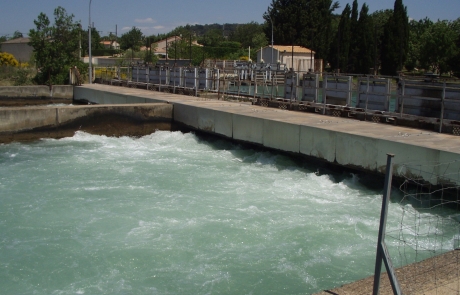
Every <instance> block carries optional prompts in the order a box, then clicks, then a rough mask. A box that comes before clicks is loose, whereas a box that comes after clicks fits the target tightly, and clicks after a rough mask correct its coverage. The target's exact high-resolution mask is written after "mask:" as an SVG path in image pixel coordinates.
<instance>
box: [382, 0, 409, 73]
mask: <svg viewBox="0 0 460 295" xmlns="http://www.w3.org/2000/svg"><path fill="white" fill-rule="evenodd" d="M408 49H409V18H408V16H407V8H406V7H405V6H404V5H403V2H402V0H396V1H395V4H394V9H393V15H392V16H391V17H390V19H389V20H388V21H387V23H386V24H385V29H384V37H383V42H382V56H381V59H382V74H383V75H396V74H397V72H398V71H401V70H402V69H403V66H404V63H405V61H406V58H407V52H408Z"/></svg>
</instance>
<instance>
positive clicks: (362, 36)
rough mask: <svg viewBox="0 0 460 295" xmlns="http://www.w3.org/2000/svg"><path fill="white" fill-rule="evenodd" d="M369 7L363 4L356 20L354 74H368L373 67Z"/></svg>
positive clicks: (371, 26) (373, 38)
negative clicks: (356, 34)
mask: <svg viewBox="0 0 460 295" xmlns="http://www.w3.org/2000/svg"><path fill="white" fill-rule="evenodd" d="M368 12H369V7H368V6H367V5H366V4H363V6H362V8H361V12H360V13H359V20H358V36H356V40H357V41H358V42H357V47H356V48H357V58H356V63H355V73H359V74H368V73H369V70H370V68H372V67H373V66H374V41H375V37H374V33H375V32H374V24H373V21H372V18H371V17H370V16H369V15H368Z"/></svg>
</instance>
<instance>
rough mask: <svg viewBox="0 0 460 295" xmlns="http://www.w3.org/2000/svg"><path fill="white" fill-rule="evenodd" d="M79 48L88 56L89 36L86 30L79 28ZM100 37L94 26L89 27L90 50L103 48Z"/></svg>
mask: <svg viewBox="0 0 460 295" xmlns="http://www.w3.org/2000/svg"><path fill="white" fill-rule="evenodd" d="M80 32H81V50H82V53H83V54H85V55H87V56H89V51H88V47H89V36H88V30H81V31H80ZM101 41H102V38H101V35H99V32H98V31H97V29H96V28H91V52H93V51H94V50H98V49H103V48H104V46H103V45H102V44H101Z"/></svg>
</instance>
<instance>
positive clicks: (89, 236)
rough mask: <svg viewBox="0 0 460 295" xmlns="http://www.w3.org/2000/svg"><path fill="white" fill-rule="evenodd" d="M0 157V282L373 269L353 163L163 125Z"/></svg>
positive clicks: (22, 288)
mask: <svg viewBox="0 0 460 295" xmlns="http://www.w3.org/2000/svg"><path fill="white" fill-rule="evenodd" d="M12 155H14V156H12ZM0 161H1V163H2V165H1V166H0V188H1V189H2V192H5V193H4V194H2V195H1V196H0V202H1V205H2V206H1V207H0V214H1V216H2V220H0V230H1V231H2V233H4V234H2V237H1V242H2V243H3V244H4V245H5V247H3V248H0V256H2V257H8V260H7V261H0V279H2V281H4V280H3V279H6V280H5V281H6V282H9V278H10V277H11V276H12V275H13V274H14V277H16V278H18V280H17V281H20V282H21V283H20V284H17V283H15V284H13V283H7V284H6V285H5V290H6V291H7V293H13V294H14V293H16V294H18V293H31V291H30V290H35V291H36V294H50V293H53V292H54V293H55V294H75V293H77V294H94V293H97V294H124V293H131V294H151V293H152V292H154V293H155V294H179V293H181V294H198V293H199V294H214V293H223V294H240V293H243V294H251V293H253V294H268V293H276V294H292V293H313V292H316V291H319V290H321V289H325V288H330V287H334V286H337V285H340V284H343V283H344V282H349V281H353V280H356V279H360V278H363V277H365V276H367V275H371V274H372V272H373V260H374V259H375V244H376V240H377V230H378V225H379V214H380V205H381V192H380V191H373V190H370V189H368V188H366V187H365V186H364V185H362V184H361V182H360V179H359V176H358V175H357V174H350V175H346V176H341V177H337V176H333V175H318V173H315V172H316V171H317V170H318V168H317V167H313V166H309V165H308V164H307V163H303V162H301V163H297V162H298V160H297V159H292V158H289V157H286V156H283V155H277V154H274V153H271V152H266V151H256V150H252V149H250V148H247V147H244V146H241V145H238V144H234V143H229V142H226V141H224V140H213V141H206V140H203V139H201V138H199V137H197V136H196V135H194V134H191V133H188V134H183V133H181V132H163V131H158V132H155V133H153V134H151V135H147V136H143V137H141V138H131V137H121V138H113V137H107V136H97V135H91V134H88V133H85V132H80V131H78V132H76V133H75V135H74V136H73V137H69V138H64V139H59V140H54V139H44V140H41V141H38V142H35V143H27V144H8V145H0ZM336 179H343V180H340V181H337V180H336ZM390 207H391V210H390V216H389V221H388V222H389V228H390V229H396V228H397V225H398V222H399V220H397V221H392V220H393V219H395V217H396V218H397V217H398V216H400V214H401V210H403V207H402V206H401V205H399V204H397V203H392V204H390ZM421 230H422V231H424V230H425V229H424V228H422V229H421ZM440 230H441V227H440ZM456 234H458V233H453V234H452V236H455V235H456ZM454 242H455V241H454V238H452V240H449V241H446V243H444V242H443V245H447V244H450V245H452V244H454ZM423 243H426V244H427V246H431V245H430V244H432V243H434V242H433V241H430V240H427V241H423ZM397 246H398V245H392V247H393V249H397ZM25 266H27V267H28V272H27V273H23V272H21V269H23V268H24V267H25ZM43 271H45V272H46V273H53V274H56V275H55V276H52V277H49V276H45V275H40V273H42V272H43ZM44 282H46V284H47V286H49V287H37V284H38V283H40V284H41V286H43V284H44Z"/></svg>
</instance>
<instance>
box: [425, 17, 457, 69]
mask: <svg viewBox="0 0 460 295" xmlns="http://www.w3.org/2000/svg"><path fill="white" fill-rule="evenodd" d="M421 39H422V45H421V50H420V62H421V64H422V65H424V66H425V67H426V68H431V69H432V70H433V71H434V72H437V73H439V74H443V73H446V72H448V71H450V70H451V67H450V64H449V61H451V60H452V59H453V58H454V57H455V56H456V55H457V53H458V47H457V44H456V41H457V40H458V33H457V32H456V30H455V26H454V23H452V22H448V21H437V22H436V23H434V24H433V25H431V26H430V27H429V28H428V29H427V30H426V31H425V32H424V33H423V35H422V37H421Z"/></svg>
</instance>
